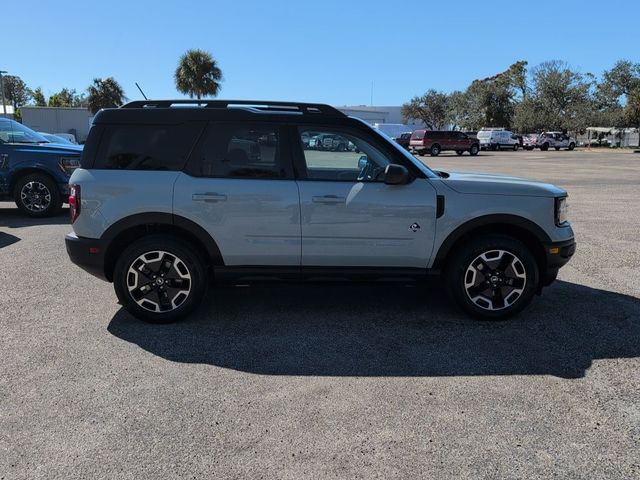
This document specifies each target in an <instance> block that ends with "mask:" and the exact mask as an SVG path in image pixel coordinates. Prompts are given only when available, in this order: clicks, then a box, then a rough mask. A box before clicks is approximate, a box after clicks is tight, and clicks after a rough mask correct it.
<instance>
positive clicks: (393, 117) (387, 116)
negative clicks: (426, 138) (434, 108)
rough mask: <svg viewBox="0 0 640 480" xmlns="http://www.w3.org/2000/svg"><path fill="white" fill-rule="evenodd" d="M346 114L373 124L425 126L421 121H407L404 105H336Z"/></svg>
mask: <svg viewBox="0 0 640 480" xmlns="http://www.w3.org/2000/svg"><path fill="white" fill-rule="evenodd" d="M336 108H337V109H338V110H340V111H341V112H342V113H344V114H345V115H349V116H351V117H357V118H360V119H361V120H364V121H365V122H367V123H370V124H371V125H373V124H375V123H404V124H405V125H408V126H410V127H411V128H410V129H409V130H415V129H417V128H422V127H424V124H423V123H422V122H420V121H410V122H405V121H404V119H403V118H402V107H383V106H380V107H368V106H366V105H357V106H346V105H345V106H343V107H336Z"/></svg>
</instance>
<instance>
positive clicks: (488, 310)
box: [445, 235, 539, 320]
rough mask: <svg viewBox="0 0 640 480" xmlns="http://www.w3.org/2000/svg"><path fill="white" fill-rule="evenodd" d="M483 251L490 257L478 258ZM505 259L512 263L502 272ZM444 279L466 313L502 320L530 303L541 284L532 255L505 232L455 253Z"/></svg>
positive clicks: (465, 245) (452, 296)
mask: <svg viewBox="0 0 640 480" xmlns="http://www.w3.org/2000/svg"><path fill="white" fill-rule="evenodd" d="M501 252H502V253H501ZM483 254H486V256H487V258H488V260H486V261H485V260H482V259H481V260H479V257H480V256H481V255H483ZM495 255H500V256H498V257H495ZM492 256H494V257H495V259H491V257H492ZM503 259H504V260H505V261H510V262H511V263H509V264H508V265H507V266H506V267H505V268H504V269H503V270H504V271H503V272H502V273H500V268H501V265H502V260H503ZM482 263H484V268H483V267H482V265H481V264H482ZM474 265H477V266H478V268H477V269H476V268H475V266H474ZM487 269H489V270H487ZM482 271H484V272H487V271H488V272H489V273H487V274H484V273H481V272H482ZM479 275H482V277H479ZM445 282H446V285H447V289H448V291H449V294H450V296H451V298H452V299H453V301H454V302H455V303H456V304H457V305H458V306H459V307H461V308H462V309H463V310H464V311H465V312H467V313H468V314H470V315H472V316H474V317H476V318H480V319H485V320H501V319H505V318H508V317H511V316H513V315H516V314H517V313H519V312H521V311H522V310H523V309H524V308H525V307H526V306H527V305H529V303H530V302H531V300H532V299H533V296H534V294H535V292H536V289H537V287H538V282H539V271H538V265H537V263H536V260H535V258H534V256H533V254H532V253H531V251H530V250H529V249H528V248H527V247H526V246H525V245H524V244H523V243H522V242H520V241H519V240H516V239H515V238H512V237H509V236H506V235H483V236H480V237H477V238H473V239H471V240H470V241H468V242H467V243H465V244H464V245H463V246H462V247H461V248H459V249H457V250H455V251H454V252H453V253H452V256H451V260H450V261H449V262H448V265H447V268H446V270H445ZM492 282H495V283H492ZM509 283H511V285H509ZM519 287H520V288H519ZM497 291H499V292H500V293H499V294H498V293H496V292H497ZM472 295H475V296H473V299H472ZM489 295H490V296H491V297H489ZM500 302H502V306H500Z"/></svg>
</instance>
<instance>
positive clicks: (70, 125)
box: [20, 106, 93, 142]
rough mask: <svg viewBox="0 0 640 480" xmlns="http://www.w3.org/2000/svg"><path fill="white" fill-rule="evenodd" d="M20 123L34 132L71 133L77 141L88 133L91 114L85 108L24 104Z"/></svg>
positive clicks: (83, 138)
mask: <svg viewBox="0 0 640 480" xmlns="http://www.w3.org/2000/svg"><path fill="white" fill-rule="evenodd" d="M20 111H21V112H22V123H23V124H24V125H26V126H27V127H29V128H32V129H33V130H35V131H36V132H45V133H71V134H72V135H73V136H75V137H76V140H77V141H78V142H84V141H85V140H86V139H87V135H88V134H89V127H90V126H91V119H92V118H93V116H92V115H91V112H89V110H88V109H86V108H70V107H33V106H24V107H22V108H21V109H20Z"/></svg>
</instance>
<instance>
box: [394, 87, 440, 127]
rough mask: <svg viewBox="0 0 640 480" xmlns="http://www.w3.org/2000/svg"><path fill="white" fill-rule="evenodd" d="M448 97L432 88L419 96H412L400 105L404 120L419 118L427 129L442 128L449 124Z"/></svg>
mask: <svg viewBox="0 0 640 480" xmlns="http://www.w3.org/2000/svg"><path fill="white" fill-rule="evenodd" d="M449 115H450V110H449V99H448V96H447V94H445V93H442V92H438V91H436V90H434V89H430V90H427V92H426V93H425V94H424V95H422V96H420V97H413V98H412V99H411V100H410V101H409V102H408V103H405V104H404V105H402V116H403V118H404V119H405V120H420V121H422V122H423V123H424V124H425V125H426V127H427V128H428V129H429V130H442V129H444V128H446V127H447V125H448V124H449Z"/></svg>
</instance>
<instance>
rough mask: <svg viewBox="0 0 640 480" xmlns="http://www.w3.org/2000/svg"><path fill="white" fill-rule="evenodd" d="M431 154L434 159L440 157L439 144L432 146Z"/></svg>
mask: <svg viewBox="0 0 640 480" xmlns="http://www.w3.org/2000/svg"><path fill="white" fill-rule="evenodd" d="M429 153H431V156H432V157H437V156H438V155H440V145H438V144H437V143H436V144H434V145H431V149H430V151H429Z"/></svg>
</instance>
